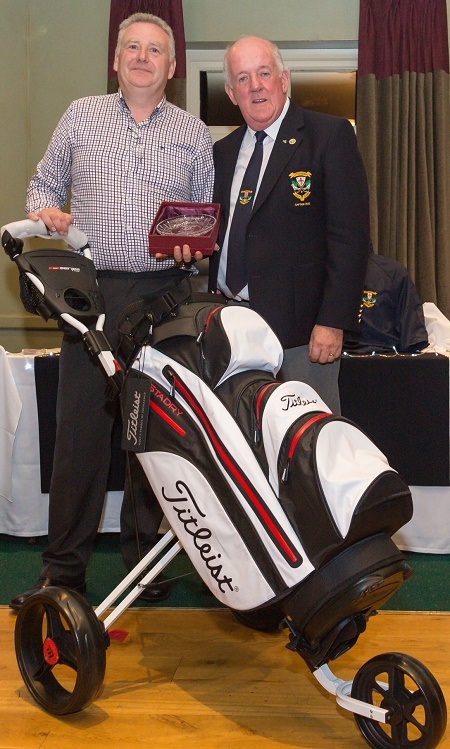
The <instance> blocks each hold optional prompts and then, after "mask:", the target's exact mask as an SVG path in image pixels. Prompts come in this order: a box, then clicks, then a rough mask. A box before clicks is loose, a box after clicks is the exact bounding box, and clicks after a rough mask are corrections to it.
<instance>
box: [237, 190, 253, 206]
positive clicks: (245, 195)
mask: <svg viewBox="0 0 450 749" xmlns="http://www.w3.org/2000/svg"><path fill="white" fill-rule="evenodd" d="M252 198H253V190H241V192H240V193H239V202H240V204H241V205H247V203H250V201H251V199H252Z"/></svg>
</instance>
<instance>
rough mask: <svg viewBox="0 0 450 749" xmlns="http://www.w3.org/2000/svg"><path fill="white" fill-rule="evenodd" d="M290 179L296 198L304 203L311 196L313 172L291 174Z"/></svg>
mask: <svg viewBox="0 0 450 749" xmlns="http://www.w3.org/2000/svg"><path fill="white" fill-rule="evenodd" d="M289 179H290V180H291V187H292V189H293V191H294V196H295V197H296V198H298V199H299V200H300V201H301V202H302V203H303V201H304V200H306V198H308V197H309V196H310V195H311V172H291V174H290V175H289Z"/></svg>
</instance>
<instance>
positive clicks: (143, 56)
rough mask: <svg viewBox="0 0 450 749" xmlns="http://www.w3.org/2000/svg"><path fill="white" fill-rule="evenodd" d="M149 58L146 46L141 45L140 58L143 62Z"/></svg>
mask: <svg viewBox="0 0 450 749" xmlns="http://www.w3.org/2000/svg"><path fill="white" fill-rule="evenodd" d="M147 59H148V51H147V49H145V47H140V49H139V50H138V60H141V61H142V62H146V61H147Z"/></svg>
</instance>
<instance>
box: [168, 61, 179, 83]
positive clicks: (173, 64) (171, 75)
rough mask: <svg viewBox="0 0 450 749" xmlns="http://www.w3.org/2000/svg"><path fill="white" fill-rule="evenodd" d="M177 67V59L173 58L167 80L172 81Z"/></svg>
mask: <svg viewBox="0 0 450 749" xmlns="http://www.w3.org/2000/svg"><path fill="white" fill-rule="evenodd" d="M176 67H177V61H176V60H172V62H171V63H170V65H169V74H168V76H167V80H168V81H170V79H171V78H173V76H174V73H175V68H176Z"/></svg>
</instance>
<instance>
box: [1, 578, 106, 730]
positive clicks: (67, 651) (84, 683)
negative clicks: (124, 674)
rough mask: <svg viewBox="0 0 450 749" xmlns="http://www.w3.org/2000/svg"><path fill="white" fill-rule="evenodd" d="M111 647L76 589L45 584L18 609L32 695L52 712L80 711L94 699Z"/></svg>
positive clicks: (21, 657) (19, 645)
mask: <svg viewBox="0 0 450 749" xmlns="http://www.w3.org/2000/svg"><path fill="white" fill-rule="evenodd" d="M106 647H107V639H106V637H105V634H104V627H103V624H102V623H101V622H100V621H99V620H98V618H97V617H96V615H95V613H94V611H93V609H92V608H91V606H89V604H88V603H87V601H85V599H84V598H83V597H82V596H81V595H79V594H78V593H76V592H74V591H69V590H65V589H64V588H57V587H49V588H44V589H43V590H42V591H41V592H39V593H35V594H34V595H33V596H31V597H30V598H29V599H28V600H27V601H26V602H25V603H24V604H23V605H22V606H21V607H20V609H19V613H18V615H17V621H16V628H15V648H16V657H17V662H18V664H19V668H20V672H21V674H22V676H23V679H24V681H25V684H26V686H27V688H28V689H29V691H30V693H31V695H32V696H33V697H34V699H35V700H36V702H38V703H39V704H40V705H41V706H42V707H43V708H44V709H45V710H47V711H48V712H49V713H54V714H55V715H66V714H68V713H76V712H78V711H79V710H82V709H83V708H84V707H86V706H87V705H89V704H90V703H91V702H92V701H93V700H94V699H95V697H96V696H97V694H98V692H99V690H100V688H101V686H102V683H103V678H104V675H105V665H106Z"/></svg>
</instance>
